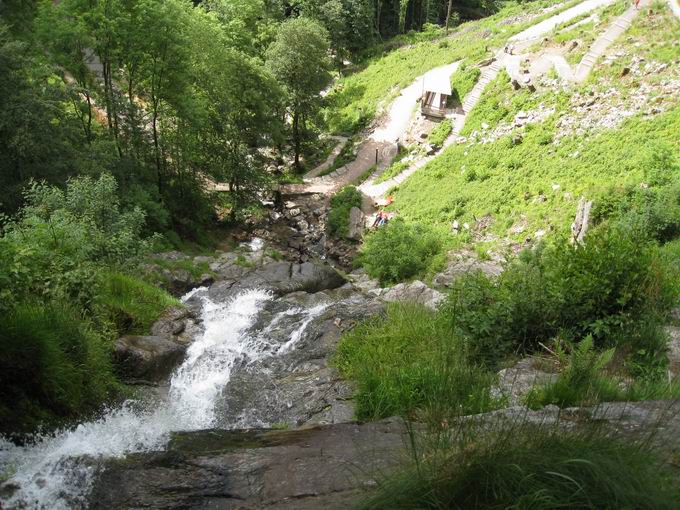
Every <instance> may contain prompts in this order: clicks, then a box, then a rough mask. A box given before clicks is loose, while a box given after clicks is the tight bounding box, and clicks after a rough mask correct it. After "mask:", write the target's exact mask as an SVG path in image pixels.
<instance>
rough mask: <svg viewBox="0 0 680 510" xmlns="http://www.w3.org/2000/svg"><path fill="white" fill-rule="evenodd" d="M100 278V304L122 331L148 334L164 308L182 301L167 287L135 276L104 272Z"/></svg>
mask: <svg viewBox="0 0 680 510" xmlns="http://www.w3.org/2000/svg"><path fill="white" fill-rule="evenodd" d="M99 281H100V283H99V286H98V292H97V300H96V302H97V305H98V306H99V307H100V309H101V311H102V313H103V314H104V316H105V318H106V320H108V321H110V322H111V323H112V324H113V325H114V326H115V330H116V332H117V333H118V334H124V333H132V334H144V333H146V332H147V331H148V330H149V328H150V327H151V325H152V324H153V323H154V322H155V321H156V320H157V319H158V317H160V315H161V314H162V313H163V310H165V309H166V308H169V307H171V306H179V305H180V302H179V301H178V300H177V299H175V298H173V297H172V296H170V294H168V293H167V292H165V291H164V290H162V289H160V288H158V287H156V286H154V285H152V284H149V283H146V282H145V281H143V280H141V279H139V278H136V277H134V276H130V275H126V274H122V273H116V272H103V273H101V274H100V275H99Z"/></svg>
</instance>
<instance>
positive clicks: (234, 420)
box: [216, 289, 384, 428]
mask: <svg viewBox="0 0 680 510" xmlns="http://www.w3.org/2000/svg"><path fill="white" fill-rule="evenodd" d="M345 294H347V295H345ZM315 308H317V309H320V311H318V312H317V313H316V315H315V314H313V313H312V312H313V310H314V309H315ZM383 309H384V308H383V305H382V304H381V303H380V302H378V301H377V300H376V299H374V298H372V297H369V296H366V295H362V294H359V293H356V292H353V291H351V290H349V289H338V290H336V291H326V292H321V293H316V294H306V293H294V294H290V295H289V296H287V298H286V299H285V300H279V301H274V302H271V303H270V304H269V305H268V306H267V307H266V308H265V310H263V311H262V312H261V314H260V319H259V323H258V324H256V325H255V328H254V329H253V331H252V333H251V334H252V335H254V336H257V335H263V336H264V337H265V338H266V343H267V344H268V348H269V349H270V352H271V355H265V356H262V358H261V359H259V360H255V361H250V362H244V363H243V365H240V366H236V367H234V369H233V371H232V375H231V380H230V381H229V384H228V386H227V388H226V390H225V391H224V394H223V396H222V397H221V398H220V399H219V400H218V402H217V406H216V408H217V415H218V416H219V418H218V421H217V423H216V426H218V427H224V428H233V427H234V425H235V426H236V427H239V428H244V427H252V426H265V427H266V426H272V425H274V424H277V425H285V426H290V427H297V426H302V425H316V424H332V423H342V422H349V421H352V420H353V419H354V406H353V401H352V397H353V393H354V388H353V386H352V384H351V383H350V382H348V381H345V380H342V379H341V377H340V375H339V373H338V371H337V369H336V368H335V367H334V366H333V365H332V363H330V362H329V360H330V359H331V357H332V355H333V354H334V353H335V351H336V349H337V345H338V342H339V341H340V337H341V335H342V333H343V332H344V331H346V330H348V329H350V328H352V327H353V326H355V325H356V324H357V323H358V322H360V321H362V320H364V319H366V318H368V317H371V316H374V315H377V314H380V313H382V311H383ZM310 314H311V315H310ZM272 324H273V325H274V326H272ZM246 361H247V360H246Z"/></svg>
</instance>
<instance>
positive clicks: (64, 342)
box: [0, 302, 118, 433]
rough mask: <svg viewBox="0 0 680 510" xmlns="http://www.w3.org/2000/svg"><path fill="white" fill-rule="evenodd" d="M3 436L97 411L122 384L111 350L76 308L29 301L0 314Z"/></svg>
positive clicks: (0, 401) (1, 421)
mask: <svg viewBox="0 0 680 510" xmlns="http://www.w3.org/2000/svg"><path fill="white" fill-rule="evenodd" d="M0 344H1V345H2V355H0V394H1V398H0V433H10V432H28V431H30V430H32V429H34V428H35V427H36V426H37V425H39V424H41V423H42V424H48V425H49V424H51V425H55V424H57V423H59V422H60V421H61V420H63V419H65V418H67V417H69V416H70V415H74V414H77V413H81V414H82V413H88V412H92V411H95V410H96V409H97V408H98V406H99V405H101V403H102V402H105V401H107V400H109V399H110V398H112V397H113V396H114V395H115V394H116V392H117V390H118V385H117V383H116V379H115V377H114V375H113V372H112V369H111V365H110V361H109V355H108V352H107V347H106V346H105V344H104V342H103V341H102V339H101V338H100V337H99V336H98V335H96V334H95V333H94V332H93V331H92V329H91V328H90V326H89V324H88V323H87V322H86V321H84V320H83V319H82V318H81V316H80V315H79V314H78V313H76V312H75V310H73V309H72V308H70V307H69V306H67V305H64V304H57V303H54V302H51V303H48V304H38V303H33V302H26V303H20V304H18V305H17V306H16V307H15V308H14V309H13V310H11V311H9V312H7V313H4V314H0Z"/></svg>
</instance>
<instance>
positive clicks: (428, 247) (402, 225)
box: [357, 218, 444, 285]
mask: <svg viewBox="0 0 680 510" xmlns="http://www.w3.org/2000/svg"><path fill="white" fill-rule="evenodd" d="M441 248H442V243H441V239H440V236H439V234H438V233H436V232H435V231H434V230H432V229H430V228H429V227H426V226H423V225H419V224H411V223H406V222H405V221H404V220H402V219H401V218H396V219H394V220H392V221H390V222H389V223H387V225H385V226H383V227H380V228H378V229H377V230H375V231H374V232H373V233H372V234H370V235H369V236H367V238H366V240H365V242H364V246H363V247H362V249H361V252H360V253H359V256H358V259H357V262H358V263H359V264H360V265H361V266H362V267H363V268H364V269H365V270H366V272H367V273H368V274H369V275H370V276H371V277H373V278H377V279H378V280H380V283H381V284H383V285H386V284H394V283H399V282H401V281H404V280H408V279H410V278H413V277H416V276H422V275H425V274H426V273H428V272H433V271H435V270H436V269H438V268H439V267H441V266H442V265H443V263H444V259H443V258H442V257H441V256H440V252H441Z"/></svg>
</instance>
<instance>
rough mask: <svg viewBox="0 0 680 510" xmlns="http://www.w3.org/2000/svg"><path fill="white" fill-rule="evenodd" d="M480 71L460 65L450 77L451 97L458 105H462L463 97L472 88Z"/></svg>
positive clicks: (476, 68) (477, 68)
mask: <svg viewBox="0 0 680 510" xmlns="http://www.w3.org/2000/svg"><path fill="white" fill-rule="evenodd" d="M480 74H482V71H481V70H480V69H479V67H470V66H468V65H467V64H465V63H463V64H461V65H460V66H459V67H458V69H456V72H454V73H453V74H452V75H451V92H452V94H451V95H452V97H453V98H454V99H455V100H456V101H457V102H459V103H462V102H463V100H464V99H465V96H467V95H468V93H469V92H470V91H471V90H472V89H473V88H474V86H475V84H476V83H477V80H478V79H479V75H480Z"/></svg>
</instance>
